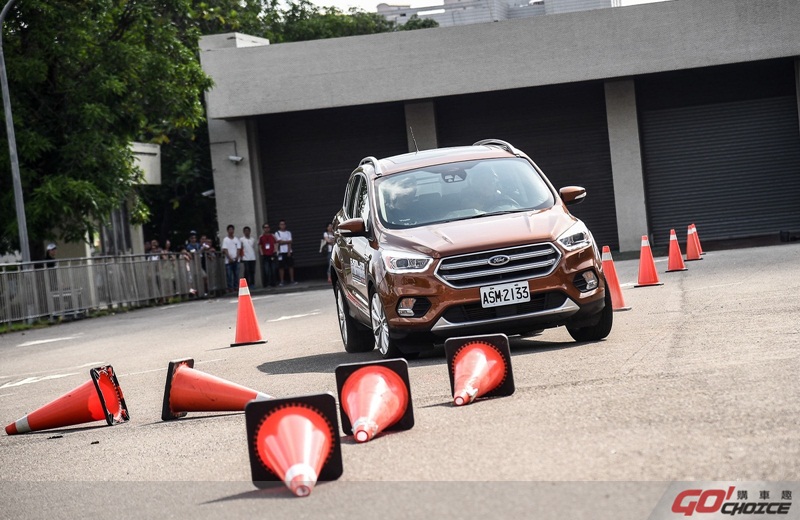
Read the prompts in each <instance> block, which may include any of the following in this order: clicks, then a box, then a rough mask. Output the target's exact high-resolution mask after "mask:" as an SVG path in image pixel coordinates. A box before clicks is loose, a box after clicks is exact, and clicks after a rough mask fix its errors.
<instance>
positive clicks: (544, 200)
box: [376, 158, 555, 229]
mask: <svg viewBox="0 0 800 520" xmlns="http://www.w3.org/2000/svg"><path fill="white" fill-rule="evenodd" d="M376 190H377V199H378V200H377V202H378V204H377V205H378V208H377V213H378V215H379V217H380V220H381V222H382V223H383V225H384V226H386V227H387V228H390V229H401V228H409V227H416V226H425V225H428V224H435V223H440V222H450V221H453V220H463V219H467V218H477V217H483V216H488V215H492V214H498V213H510V212H518V211H531V210H538V209H544V208H549V207H552V205H553V204H554V202H555V201H554V199H553V194H552V192H551V191H550V189H549V188H548V186H547V184H545V182H544V181H543V180H542V178H541V177H540V176H539V174H538V173H537V172H536V170H534V169H533V167H532V166H531V165H530V163H529V162H528V161H526V160H525V159H518V158H502V159H483V160H476V161H463V162H457V163H449V164H439V165H435V166H428V167H426V168H421V169H418V170H411V171H408V172H403V173H398V174H396V175H391V176H388V177H384V178H382V179H379V180H378V181H377V182H376Z"/></svg>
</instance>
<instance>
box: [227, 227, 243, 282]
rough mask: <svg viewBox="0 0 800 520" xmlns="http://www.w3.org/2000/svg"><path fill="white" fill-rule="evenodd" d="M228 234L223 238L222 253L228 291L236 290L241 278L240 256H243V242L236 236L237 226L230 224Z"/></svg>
mask: <svg viewBox="0 0 800 520" xmlns="http://www.w3.org/2000/svg"><path fill="white" fill-rule="evenodd" d="M226 230H227V232H228V235H227V236H226V237H225V238H223V239H222V253H223V254H224V255H225V277H226V279H227V282H228V292H234V291H236V282H237V281H238V280H239V258H241V256H242V243H241V241H240V240H239V239H238V238H236V237H235V236H234V234H233V233H234V231H236V228H234V227H233V224H228V227H227V228H226Z"/></svg>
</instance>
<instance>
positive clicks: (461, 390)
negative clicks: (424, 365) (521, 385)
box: [444, 334, 514, 406]
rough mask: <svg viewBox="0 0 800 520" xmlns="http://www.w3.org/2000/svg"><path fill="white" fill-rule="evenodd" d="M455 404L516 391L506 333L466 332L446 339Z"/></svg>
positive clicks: (448, 367) (445, 346)
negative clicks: (473, 333)
mask: <svg viewBox="0 0 800 520" xmlns="http://www.w3.org/2000/svg"><path fill="white" fill-rule="evenodd" d="M444 351H445V354H446V355H447V369H448V371H449V373H450V391H451V392H452V394H453V404H455V405H456V406H462V405H465V404H469V403H471V402H472V401H474V400H475V399H477V398H479V397H497V396H504V395H511V394H513V393H514V375H513V373H512V372H511V351H510V350H509V348H508V337H507V336H506V335H505V334H488V335H485V336H464V337H460V338H450V339H448V340H447V341H445V342H444Z"/></svg>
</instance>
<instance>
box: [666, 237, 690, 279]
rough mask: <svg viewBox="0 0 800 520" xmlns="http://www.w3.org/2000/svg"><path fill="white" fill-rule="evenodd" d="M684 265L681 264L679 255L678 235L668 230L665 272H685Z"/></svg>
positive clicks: (681, 254) (680, 255) (681, 259)
mask: <svg viewBox="0 0 800 520" xmlns="http://www.w3.org/2000/svg"><path fill="white" fill-rule="evenodd" d="M685 270H686V264H684V263H683V253H681V245H680V244H679V243H678V235H676V234H675V230H674V229H670V230H669V264H668V265H667V272H668V273H671V272H674V271H685Z"/></svg>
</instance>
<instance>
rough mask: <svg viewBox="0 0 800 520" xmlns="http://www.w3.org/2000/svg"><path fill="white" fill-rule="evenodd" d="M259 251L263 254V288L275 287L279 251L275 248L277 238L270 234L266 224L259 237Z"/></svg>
mask: <svg viewBox="0 0 800 520" xmlns="http://www.w3.org/2000/svg"><path fill="white" fill-rule="evenodd" d="M258 250H259V251H260V252H261V283H262V287H270V286H271V287H275V285H276V283H275V282H276V281H277V277H276V276H275V275H276V273H275V271H276V268H277V266H278V250H277V249H276V247H275V236H274V235H273V234H272V233H271V232H270V229H269V224H264V227H263V230H262V232H261V236H260V237H258Z"/></svg>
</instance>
